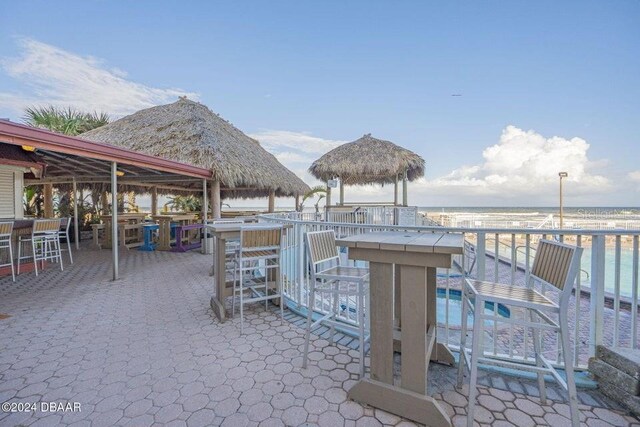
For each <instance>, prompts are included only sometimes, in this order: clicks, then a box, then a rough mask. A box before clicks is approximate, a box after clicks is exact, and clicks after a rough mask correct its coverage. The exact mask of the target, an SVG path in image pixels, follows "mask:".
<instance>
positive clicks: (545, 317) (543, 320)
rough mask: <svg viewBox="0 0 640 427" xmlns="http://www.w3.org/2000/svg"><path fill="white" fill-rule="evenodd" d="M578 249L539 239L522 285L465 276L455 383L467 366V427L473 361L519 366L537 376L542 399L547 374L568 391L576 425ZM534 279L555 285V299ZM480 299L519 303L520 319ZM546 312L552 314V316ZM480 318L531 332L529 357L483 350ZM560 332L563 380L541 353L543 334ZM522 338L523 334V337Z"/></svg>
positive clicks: (472, 406) (473, 393)
mask: <svg viewBox="0 0 640 427" xmlns="http://www.w3.org/2000/svg"><path fill="white" fill-rule="evenodd" d="M581 256H582V248H580V247H576V246H569V245H565V244H563V243H559V242H554V241H551V240H540V243H539V244H538V249H537V250H536V257H535V260H534V262H533V266H532V267H531V272H530V274H529V277H528V279H527V286H526V287H522V286H514V285H505V284H499V283H492V282H482V281H479V280H471V279H466V280H465V284H464V292H463V295H462V337H461V342H460V364H459V367H458V387H460V386H461V385H462V377H463V374H464V367H465V366H467V367H468V368H469V370H470V371H471V374H470V376H471V379H470V384H469V408H468V412H467V426H469V427H472V426H473V415H474V409H475V404H476V396H477V394H478V391H477V387H476V382H477V379H478V365H492V366H504V367H507V368H516V369H523V370H526V371H529V372H535V373H536V374H537V375H538V387H539V388H540V401H541V403H542V404H545V403H546V392H545V384H544V375H545V374H551V376H553V378H555V380H556V381H557V382H558V383H559V384H560V385H561V386H562V387H563V388H564V389H565V390H567V393H568V395H569V407H570V410H571V422H572V425H573V426H575V427H577V426H578V425H579V424H580V413H579V412H578V398H577V394H576V384H575V380H574V377H573V354H572V353H573V352H572V349H571V348H570V345H569V333H570V331H569V325H568V314H567V312H568V308H569V299H570V298H571V291H572V290H573V284H574V282H575V280H576V276H577V274H578V271H579V268H580V257H581ZM536 283H538V284H540V285H541V286H542V287H543V289H545V288H546V289H549V290H555V291H556V292H557V294H558V303H556V302H554V301H553V300H552V299H550V298H549V297H548V296H547V295H545V294H543V293H541V292H538V291H537V290H536V289H534V285H535V284H536ZM485 302H493V303H494V304H504V305H507V306H511V307H519V308H521V309H523V310H525V313H526V316H525V318H515V319H512V318H507V317H497V316H494V315H491V314H488V313H485V312H484V307H485ZM468 310H471V312H473V344H472V349H471V352H469V350H468V349H467V348H466V336H467V318H468V315H467V313H468ZM550 315H552V316H554V317H557V320H556V319H555V318H552V317H551V316H550ZM485 320H490V321H494V322H495V321H500V322H505V323H512V324H516V325H519V326H523V327H524V328H525V332H526V330H527V328H531V329H532V331H533V348H534V358H533V359H531V358H528V357H527V355H526V354H525V355H524V357H523V359H522V360H518V361H515V360H513V359H509V360H507V358H505V357H500V355H493V354H485V352H484V346H483V337H484V323H485ZM545 331H546V332H553V333H558V334H560V342H561V345H562V356H563V358H564V370H565V373H566V380H565V379H564V378H562V377H561V376H560V374H559V373H558V371H557V370H556V368H555V367H554V366H553V365H552V363H551V362H550V361H549V360H547V359H546V358H545V357H544V356H543V354H542V342H541V341H542V340H541V338H542V336H541V335H542V333H543V332H545ZM524 338H525V339H526V338H527V337H526V336H525V337H524Z"/></svg>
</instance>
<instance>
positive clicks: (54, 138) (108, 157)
mask: <svg viewBox="0 0 640 427" xmlns="http://www.w3.org/2000/svg"><path fill="white" fill-rule="evenodd" d="M0 142H4V143H7V144H11V145H16V146H22V145H25V146H31V147H35V148H36V149H40V150H46V151H51V152H55V153H63V154H69V155H73V156H78V157H84V158H88V159H96V160H102V161H109V162H117V163H118V164H123V165H131V166H137V167H141V168H147V169H153V170H157V171H162V172H168V173H173V174H178V175H183V176H189V177H193V178H201V179H211V178H212V173H211V171H210V170H208V169H204V168H200V167H197V166H192V165H187V164H184V163H180V162H175V161H172V160H167V159H163V158H160V157H155V156H150V155H148V154H142V153H138V152H136V151H132V150H128V149H126V148H120V147H115V146H113V145H109V144H102V143H98V142H92V141H86V140H84V139H81V138H78V137H73V136H67V135H62V134H59V133H55V132H50V131H47V130H44V129H38V128H34V127H30V126H26V125H21V124H18V123H13V122H11V121H8V120H0ZM0 156H1V154H0Z"/></svg>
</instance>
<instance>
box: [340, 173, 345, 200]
mask: <svg viewBox="0 0 640 427" xmlns="http://www.w3.org/2000/svg"><path fill="white" fill-rule="evenodd" d="M340 206H344V182H342V178H340Z"/></svg>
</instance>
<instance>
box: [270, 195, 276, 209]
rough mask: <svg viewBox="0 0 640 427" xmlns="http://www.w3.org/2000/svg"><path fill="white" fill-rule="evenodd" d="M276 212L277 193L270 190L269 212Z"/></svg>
mask: <svg viewBox="0 0 640 427" xmlns="http://www.w3.org/2000/svg"><path fill="white" fill-rule="evenodd" d="M275 210H276V191H275V190H269V212H270V213H271V212H275Z"/></svg>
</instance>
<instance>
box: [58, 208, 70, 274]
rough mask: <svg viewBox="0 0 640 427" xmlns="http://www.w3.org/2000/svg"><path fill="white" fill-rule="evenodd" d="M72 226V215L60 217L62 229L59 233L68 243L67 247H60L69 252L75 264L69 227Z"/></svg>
mask: <svg viewBox="0 0 640 427" xmlns="http://www.w3.org/2000/svg"><path fill="white" fill-rule="evenodd" d="M70 227H71V217H67V218H60V230H59V231H58V235H59V237H60V238H61V239H64V241H65V242H66V243H67V249H62V248H60V250H61V251H63V252H69V261H70V262H71V264H73V254H72V253H71V239H69V228H70Z"/></svg>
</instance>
